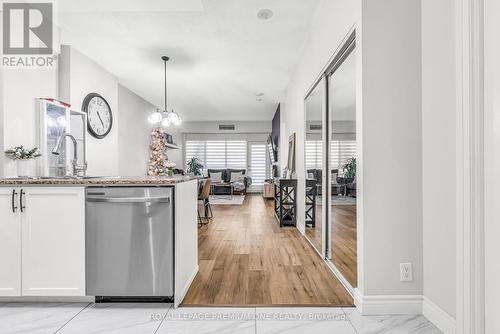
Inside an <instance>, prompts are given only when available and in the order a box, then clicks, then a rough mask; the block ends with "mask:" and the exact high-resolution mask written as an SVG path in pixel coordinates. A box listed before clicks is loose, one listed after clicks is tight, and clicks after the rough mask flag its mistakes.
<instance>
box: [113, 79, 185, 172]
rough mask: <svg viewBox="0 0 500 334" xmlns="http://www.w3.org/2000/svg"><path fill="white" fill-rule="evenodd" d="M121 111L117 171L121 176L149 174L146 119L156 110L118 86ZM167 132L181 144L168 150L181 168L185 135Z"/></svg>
mask: <svg viewBox="0 0 500 334" xmlns="http://www.w3.org/2000/svg"><path fill="white" fill-rule="evenodd" d="M118 110H119V111H120V126H119V127H118V172H119V174H120V175H122V176H138V175H146V174H147V171H148V162H149V144H150V143H151V131H152V127H151V125H150V124H149V123H148V121H147V117H148V115H149V114H150V113H151V112H152V111H154V110H156V107H155V106H154V105H152V104H151V103H149V102H148V101H146V100H144V99H143V98H141V97H140V96H138V95H137V94H135V93H134V92H132V91H131V90H129V89H128V88H126V87H124V86H122V85H120V84H119V85H118ZM165 132H167V133H169V134H171V135H172V136H173V137H174V141H175V142H178V143H179V145H180V149H178V150H177V149H169V150H167V155H168V158H169V160H170V161H172V162H175V163H176V164H177V166H179V167H180V168H182V135H181V133H180V132H179V130H178V129H176V128H175V127H171V128H169V129H165Z"/></svg>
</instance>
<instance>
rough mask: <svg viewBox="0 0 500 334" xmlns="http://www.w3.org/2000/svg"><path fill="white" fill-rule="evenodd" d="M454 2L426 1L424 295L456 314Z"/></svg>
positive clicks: (423, 129)
mask: <svg viewBox="0 0 500 334" xmlns="http://www.w3.org/2000/svg"><path fill="white" fill-rule="evenodd" d="M455 47H456V46H455V1H453V0H422V133H423V144H422V146H423V148H422V150H423V180H422V182H423V255H424V282H423V283H424V295H425V296H426V297H427V298H429V299H430V300H431V301H432V302H433V303H435V304H436V305H438V306H439V307H441V308H442V309H443V310H445V311H446V312H447V313H449V314H450V315H451V316H455V313H456V307H455V304H456V291H455V289H456V284H455V283H456V280H455V278H456V265H455V264H456V261H455V258H456V250H455V247H456V227H455V224H456V204H455V202H456V197H455V191H456V185H455V182H456V172H455V168H456V167H455V161H456V138H455V132H456V128H455V127H456V121H455V117H456V115H455V113H456V112H455V109H456V78H455V63H456V62H455Z"/></svg>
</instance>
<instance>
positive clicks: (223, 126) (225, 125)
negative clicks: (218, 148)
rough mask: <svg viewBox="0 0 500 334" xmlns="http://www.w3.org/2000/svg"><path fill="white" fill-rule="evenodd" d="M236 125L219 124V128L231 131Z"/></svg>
mask: <svg viewBox="0 0 500 334" xmlns="http://www.w3.org/2000/svg"><path fill="white" fill-rule="evenodd" d="M235 129H236V126H235V125H234V124H219V130H222V131H231V130H235Z"/></svg>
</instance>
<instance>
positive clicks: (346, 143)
mask: <svg viewBox="0 0 500 334" xmlns="http://www.w3.org/2000/svg"><path fill="white" fill-rule="evenodd" d="M355 157H356V141H355V140H332V142H331V144H330V161H331V167H332V169H338V170H339V171H340V170H342V166H343V165H344V164H345V163H346V161H347V159H349V158H355Z"/></svg>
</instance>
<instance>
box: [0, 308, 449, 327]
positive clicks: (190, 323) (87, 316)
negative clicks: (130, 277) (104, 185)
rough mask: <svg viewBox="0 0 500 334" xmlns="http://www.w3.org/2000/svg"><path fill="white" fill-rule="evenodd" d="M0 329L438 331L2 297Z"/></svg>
mask: <svg viewBox="0 0 500 334" xmlns="http://www.w3.org/2000/svg"><path fill="white" fill-rule="evenodd" d="M0 333H1V334H4V333H9V334H10V333H12V334H14V333H18V334H21V333H22V334H24V333H30V334H31V333H37V334H38V333H40V334H49V333H63V334H67V333H69V334H73V333H77V334H78V333H85V334H91V333H99V334H101V333H106V334H108V333H120V334H128V333H133V334H142V333H145V334H154V333H158V334H167V333H168V334H175V333H189V334H191V333H214V334H215V333H216V334H224V333H238V334H239V333H241V334H246V333H248V334H255V333H259V334H260V333H263V334H271V333H290V334H293V333H300V334H303V333H314V334H323V333H329V334H331V333H334V334H372V333H386V334H407V333H408V334H409V333H414V334H435V333H436V334H437V333H441V332H440V331H439V330H438V329H437V328H436V327H434V326H433V325H432V324H431V323H430V322H429V321H427V320H426V319H425V318H424V317H423V316H369V317H367V316H361V315H360V314H359V312H358V311H357V310H355V309H353V308H253V307H251V308H179V309H173V308H172V306H171V305H170V304H81V303H1V304H0Z"/></svg>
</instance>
